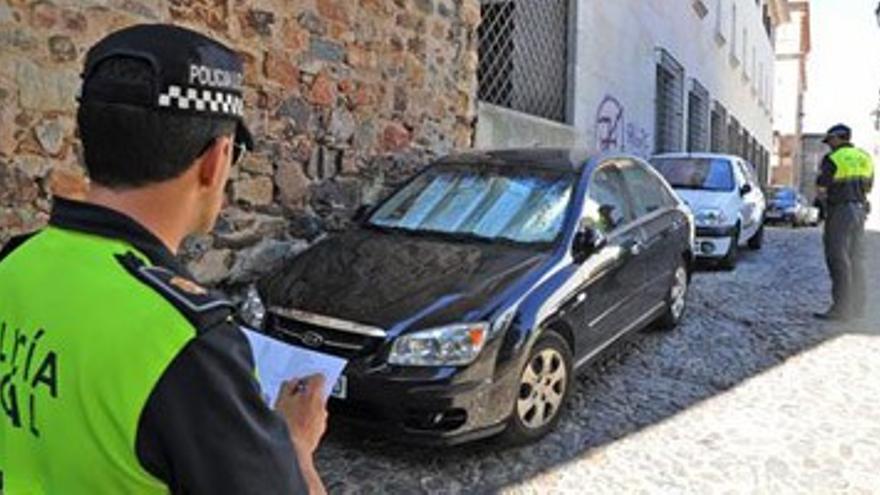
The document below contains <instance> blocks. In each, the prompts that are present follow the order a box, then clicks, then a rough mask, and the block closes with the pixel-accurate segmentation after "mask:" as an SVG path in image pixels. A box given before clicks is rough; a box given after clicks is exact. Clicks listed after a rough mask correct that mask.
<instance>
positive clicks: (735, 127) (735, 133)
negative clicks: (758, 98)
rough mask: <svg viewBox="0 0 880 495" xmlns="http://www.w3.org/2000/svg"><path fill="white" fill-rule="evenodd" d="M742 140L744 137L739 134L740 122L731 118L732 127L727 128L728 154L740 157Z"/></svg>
mask: <svg viewBox="0 0 880 495" xmlns="http://www.w3.org/2000/svg"><path fill="white" fill-rule="evenodd" d="M741 140H742V136H741V134H740V132H739V121H738V120H736V119H735V118H731V119H730V125H729V126H728V127H727V152H728V153H729V154H731V155H739V154H740V141H741Z"/></svg>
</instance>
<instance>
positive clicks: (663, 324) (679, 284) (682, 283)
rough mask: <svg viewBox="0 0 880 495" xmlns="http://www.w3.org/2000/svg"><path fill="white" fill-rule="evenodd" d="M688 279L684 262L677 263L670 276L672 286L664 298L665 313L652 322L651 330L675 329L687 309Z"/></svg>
mask: <svg viewBox="0 0 880 495" xmlns="http://www.w3.org/2000/svg"><path fill="white" fill-rule="evenodd" d="M689 287H690V277H689V276H688V272H687V266H686V265H685V263H684V261H681V262H679V265H678V266H677V267H676V268H675V272H673V275H672V284H671V285H670V287H669V292H668V293H667V296H666V311H665V312H664V313H663V314H662V315H660V318H657V320H656V321H655V322H654V325H652V328H653V329H655V330H660V331H670V330H673V329H675V327H677V326H678V324H679V323H681V319H682V318H683V317H684V313H685V310H686V309H687V293H688V288H689Z"/></svg>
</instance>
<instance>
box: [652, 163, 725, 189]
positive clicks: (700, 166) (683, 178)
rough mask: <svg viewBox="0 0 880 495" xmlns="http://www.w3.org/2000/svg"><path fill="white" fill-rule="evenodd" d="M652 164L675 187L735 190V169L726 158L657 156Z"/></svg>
mask: <svg viewBox="0 0 880 495" xmlns="http://www.w3.org/2000/svg"><path fill="white" fill-rule="evenodd" d="M651 164H652V165H653V166H654V168H655V169H657V171H658V172H660V174H662V175H663V177H665V178H666V180H667V181H668V182H669V185H671V186H672V187H674V188H678V189H702V190H706V191H732V190H733V170H732V169H731V167H730V161H729V160H727V159H724V158H690V157H688V158H655V159H653V160H651Z"/></svg>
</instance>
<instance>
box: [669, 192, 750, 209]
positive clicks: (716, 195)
mask: <svg viewBox="0 0 880 495" xmlns="http://www.w3.org/2000/svg"><path fill="white" fill-rule="evenodd" d="M675 192H676V193H678V195H679V197H681V199H683V200H684V202H685V203H687V205H688V207H689V208H690V209H691V211H693V212H694V213H696V212H698V211H700V210H702V209H706V208H716V209H719V210H723V211H725V212H726V211H728V209H730V208H731V207H732V206H733V203H734V202H735V198H736V195H735V194H734V193H732V192H729V191H723V192H718V191H701V190H695V189H676V190H675Z"/></svg>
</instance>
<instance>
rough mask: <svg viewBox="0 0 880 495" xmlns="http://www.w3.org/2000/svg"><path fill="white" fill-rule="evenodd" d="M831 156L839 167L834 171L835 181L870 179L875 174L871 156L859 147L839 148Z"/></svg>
mask: <svg viewBox="0 0 880 495" xmlns="http://www.w3.org/2000/svg"><path fill="white" fill-rule="evenodd" d="M829 158H830V159H831V161H832V162H834V165H835V166H836V168H837V170H835V172H834V181H835V182H844V181H848V180H859V179H870V178H871V177H873V176H874V164H873V161H872V160H871V156H870V155H868V153H866V152H864V151H862V150H860V149H858V148H854V147H845V148H839V149H837V151H835V152H833V153H831V156H830V157H829Z"/></svg>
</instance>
